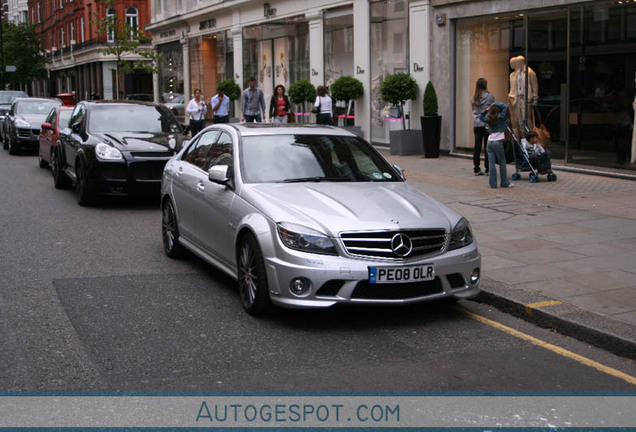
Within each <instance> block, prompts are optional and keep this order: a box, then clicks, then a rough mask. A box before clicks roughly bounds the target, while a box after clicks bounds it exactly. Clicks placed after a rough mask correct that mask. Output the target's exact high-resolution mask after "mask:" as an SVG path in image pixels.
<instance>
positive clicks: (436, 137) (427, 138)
mask: <svg viewBox="0 0 636 432" xmlns="http://www.w3.org/2000/svg"><path fill="white" fill-rule="evenodd" d="M423 104H424V115H423V116H422V117H420V121H421V124H422V146H423V147H424V157H425V158H437V157H439V142H440V136H441V131H442V116H440V115H438V113H437V109H438V105H437V93H436V92H435V87H434V86H433V83H432V82H430V81H429V82H428V83H427V84H426V88H425V89H424V101H423Z"/></svg>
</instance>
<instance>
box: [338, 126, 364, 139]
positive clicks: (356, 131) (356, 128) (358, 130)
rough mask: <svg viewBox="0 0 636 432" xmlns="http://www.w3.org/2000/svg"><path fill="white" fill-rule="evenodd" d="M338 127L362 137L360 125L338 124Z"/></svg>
mask: <svg viewBox="0 0 636 432" xmlns="http://www.w3.org/2000/svg"><path fill="white" fill-rule="evenodd" d="M340 129H343V130H346V131H349V132H351V133H354V134H356V135H358V136H359V137H362V126H340Z"/></svg>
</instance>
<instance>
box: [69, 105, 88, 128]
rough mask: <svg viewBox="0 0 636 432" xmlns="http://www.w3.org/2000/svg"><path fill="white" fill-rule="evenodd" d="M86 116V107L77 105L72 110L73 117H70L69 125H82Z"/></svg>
mask: <svg viewBox="0 0 636 432" xmlns="http://www.w3.org/2000/svg"><path fill="white" fill-rule="evenodd" d="M85 116H86V107H85V106H84V105H78V106H76V107H75V109H74V110H73V115H72V116H71V121H70V122H69V125H70V126H72V125H74V124H75V123H82V121H83V120H84V117H85Z"/></svg>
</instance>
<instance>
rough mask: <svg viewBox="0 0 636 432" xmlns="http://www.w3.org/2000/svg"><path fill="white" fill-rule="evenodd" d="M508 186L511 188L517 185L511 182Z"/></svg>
mask: <svg viewBox="0 0 636 432" xmlns="http://www.w3.org/2000/svg"><path fill="white" fill-rule="evenodd" d="M506 187H509V188H511V187H515V184H514V183H509V184H508V186H506Z"/></svg>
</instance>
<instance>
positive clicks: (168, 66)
mask: <svg viewBox="0 0 636 432" xmlns="http://www.w3.org/2000/svg"><path fill="white" fill-rule="evenodd" d="M158 51H159V53H160V54H161V61H162V63H161V71H160V72H159V92H160V95H161V96H162V95H164V94H166V95H171V94H183V67H182V65H183V51H182V49H181V43H179V42H172V43H169V44H164V45H159V47H158ZM170 99H172V98H170Z"/></svg>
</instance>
